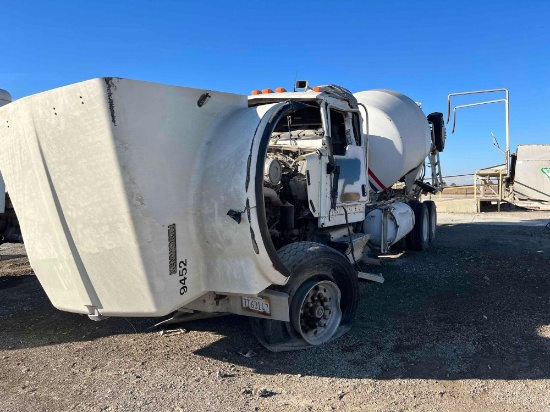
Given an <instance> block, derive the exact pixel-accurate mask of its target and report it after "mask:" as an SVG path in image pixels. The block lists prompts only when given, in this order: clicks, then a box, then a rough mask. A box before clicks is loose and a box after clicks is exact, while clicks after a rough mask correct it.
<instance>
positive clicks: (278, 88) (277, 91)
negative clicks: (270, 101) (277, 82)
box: [275, 87, 286, 93]
mask: <svg viewBox="0 0 550 412" xmlns="http://www.w3.org/2000/svg"><path fill="white" fill-rule="evenodd" d="M275 92H276V93H285V92H286V89H285V88H284V87H277V88H276V89H275Z"/></svg>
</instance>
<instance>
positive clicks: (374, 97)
mask: <svg viewBox="0 0 550 412" xmlns="http://www.w3.org/2000/svg"><path fill="white" fill-rule="evenodd" d="M354 96H355V98H356V99H357V101H358V102H359V103H362V104H363V105H365V107H366V108H367V110H368V127H369V152H370V157H369V184H370V187H371V189H372V190H374V191H376V192H381V191H383V190H385V189H387V188H388V187H390V186H391V185H393V184H394V183H395V182H397V181H398V180H399V179H400V178H401V177H403V176H404V175H405V174H407V173H408V172H410V171H411V170H413V169H415V168H417V167H418V166H419V165H420V164H422V162H424V159H425V158H426V156H428V154H429V153H430V147H431V132H430V127H429V124H428V121H427V120H426V115H425V114H424V112H423V111H422V109H420V107H418V105H417V104H416V103H415V102H414V101H413V100H411V99H410V98H408V97H407V96H405V95H403V94H401V93H397V92H394V91H391V90H368V91H364V92H358V93H355V94H354Z"/></svg>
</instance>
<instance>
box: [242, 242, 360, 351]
mask: <svg viewBox="0 0 550 412" xmlns="http://www.w3.org/2000/svg"><path fill="white" fill-rule="evenodd" d="M278 253H279V256H280V257H281V260H282V261H283V263H284V264H285V265H286V266H287V267H288V268H289V269H290V273H291V274H290V277H289V280H288V282H287V284H286V285H284V286H281V287H278V288H277V289H278V290H280V291H282V292H285V293H288V295H289V308H290V314H289V315H290V322H281V321H275V320H269V319H259V318H251V323H252V330H253V332H254V334H255V336H256V337H257V339H258V340H259V341H260V342H261V343H262V345H264V346H265V347H266V348H267V349H269V350H270V351H273V352H281V351H288V350H296V349H305V348H310V347H313V346H318V345H321V344H323V343H326V342H328V341H330V340H332V339H334V338H336V337H339V336H341V335H343V334H344V333H345V332H347V331H348V330H349V329H350V328H351V324H352V322H353V319H354V318H355V313H356V311H357V305H358V302H359V286H358V282H357V273H356V272H355V270H354V269H353V267H352V265H351V263H350V262H349V260H348V259H347V258H346V257H345V256H344V255H342V254H341V253H340V252H338V251H336V250H334V249H332V248H330V247H328V246H325V245H322V244H319V243H313V242H295V243H291V244H289V245H286V246H284V247H283V248H281V249H280V250H279V251H278Z"/></svg>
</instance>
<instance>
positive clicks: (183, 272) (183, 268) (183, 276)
mask: <svg viewBox="0 0 550 412" xmlns="http://www.w3.org/2000/svg"><path fill="white" fill-rule="evenodd" d="M178 268H179V269H178V275H179V281H180V295H185V294H186V293H187V285H186V282H187V259H184V260H180V263H179V264H178Z"/></svg>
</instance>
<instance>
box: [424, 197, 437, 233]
mask: <svg viewBox="0 0 550 412" xmlns="http://www.w3.org/2000/svg"><path fill="white" fill-rule="evenodd" d="M424 204H425V205H426V208H428V214H429V219H430V243H432V242H433V241H434V240H435V233H436V230H437V207H436V205H435V202H434V201H432V200H426V201H425V202H424Z"/></svg>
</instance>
